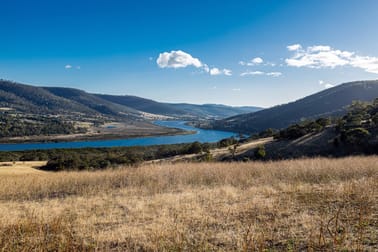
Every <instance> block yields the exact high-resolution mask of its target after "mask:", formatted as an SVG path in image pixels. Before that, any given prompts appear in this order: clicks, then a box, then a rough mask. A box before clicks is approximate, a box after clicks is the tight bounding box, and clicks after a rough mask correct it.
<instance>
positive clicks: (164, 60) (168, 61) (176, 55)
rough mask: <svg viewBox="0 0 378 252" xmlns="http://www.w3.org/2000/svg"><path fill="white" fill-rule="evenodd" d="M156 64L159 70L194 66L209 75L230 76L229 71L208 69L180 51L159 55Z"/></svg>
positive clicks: (214, 68) (230, 72)
mask: <svg viewBox="0 0 378 252" xmlns="http://www.w3.org/2000/svg"><path fill="white" fill-rule="evenodd" d="M156 63H157V65H158V66H159V67H160V68H185V67H188V66H194V67H196V68H200V69H202V70H203V71H204V72H206V73H209V74H210V75H227V76H231V75H232V71H231V70H230V69H223V70H221V69H219V68H217V67H213V68H210V67H209V66H208V65H207V64H205V63H203V62H201V61H200V60H199V59H198V58H194V57H193V56H192V55H190V54H189V53H186V52H184V51H181V50H178V51H171V52H163V53H160V54H159V57H158V58H157V60H156Z"/></svg>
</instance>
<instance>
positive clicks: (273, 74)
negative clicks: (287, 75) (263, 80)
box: [240, 71, 282, 77]
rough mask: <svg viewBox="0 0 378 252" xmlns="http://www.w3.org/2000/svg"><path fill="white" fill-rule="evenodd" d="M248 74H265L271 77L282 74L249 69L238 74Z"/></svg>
mask: <svg viewBox="0 0 378 252" xmlns="http://www.w3.org/2000/svg"><path fill="white" fill-rule="evenodd" d="M248 75H266V76H272V77H279V76H281V75H282V73H281V72H262V71H249V72H244V73H241V74H240V76H248Z"/></svg>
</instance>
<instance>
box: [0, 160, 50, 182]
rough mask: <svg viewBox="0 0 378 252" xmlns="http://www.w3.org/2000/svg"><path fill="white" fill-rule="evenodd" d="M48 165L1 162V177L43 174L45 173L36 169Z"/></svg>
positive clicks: (28, 162)
mask: <svg viewBox="0 0 378 252" xmlns="http://www.w3.org/2000/svg"><path fill="white" fill-rule="evenodd" d="M46 163H47V162H46V161H26V162H23V161H17V162H0V176H5V175H29V174H42V173H45V172H44V171H41V170H37V169H36V168H39V167H41V166H44V165H46ZM2 179H4V178H2Z"/></svg>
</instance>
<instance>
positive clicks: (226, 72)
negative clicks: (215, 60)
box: [209, 67, 232, 76]
mask: <svg viewBox="0 0 378 252" xmlns="http://www.w3.org/2000/svg"><path fill="white" fill-rule="evenodd" d="M209 73H210V75H227V76H231V75H232V71H231V70H230V69H223V70H221V69H219V68H217V67H213V68H211V69H210V71H209Z"/></svg>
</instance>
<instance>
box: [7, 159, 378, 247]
mask: <svg viewBox="0 0 378 252" xmlns="http://www.w3.org/2000/svg"><path fill="white" fill-rule="evenodd" d="M0 202H1V204H0V237H1V238H0V250H4V251H20V250H21V251H22V250H24V251H30V250H52V251H55V250H58V251H74V250H105V251H108V250H110V251H111V250H114V251H125V250H126V251H127V250H131V251H172V250H174V251H176V250H183V251H196V250H197V251H198V250H200V251H203V250H220V251H259V250H265V249H268V250H272V251H282V250H291V251H298V250H309V251H319V250H323V251H327V250H330V251H332V250H357V251H366V250H371V251H374V250H377V249H378V242H377V241H378V239H377V238H378V215H377V213H378V203H377V202H378V157H374V156H373V157H350V158H343V159H326V158H322V159H304V160H292V161H280V162H268V163H262V162H261V163H260V162H250V163H200V164H190V163H180V164H174V165H148V166H142V167H138V168H124V169H118V170H106V171H99V172H59V173H47V172H46V173H35V174H27V175H25V174H20V175H9V174H3V175H1V176H0ZM31 213H32V214H31Z"/></svg>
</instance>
